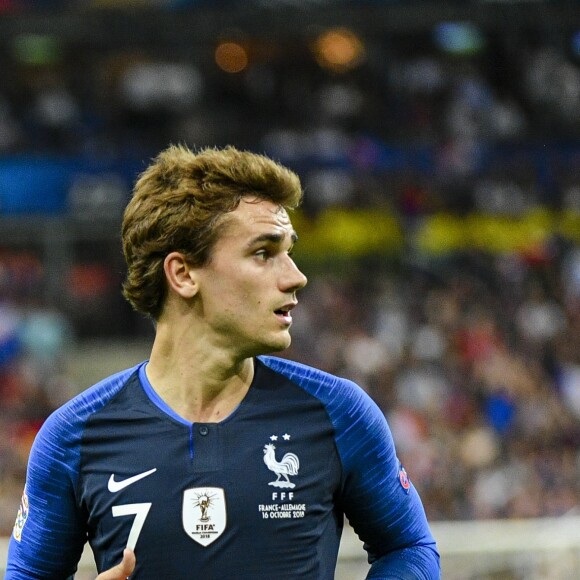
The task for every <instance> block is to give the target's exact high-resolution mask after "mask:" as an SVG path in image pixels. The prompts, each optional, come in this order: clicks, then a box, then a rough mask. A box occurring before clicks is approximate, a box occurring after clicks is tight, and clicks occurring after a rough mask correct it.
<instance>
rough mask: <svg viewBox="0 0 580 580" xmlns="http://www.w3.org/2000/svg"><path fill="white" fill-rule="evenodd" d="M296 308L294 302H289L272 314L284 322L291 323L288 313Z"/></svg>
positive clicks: (290, 316)
mask: <svg viewBox="0 0 580 580" xmlns="http://www.w3.org/2000/svg"><path fill="white" fill-rule="evenodd" d="M295 306H296V302H290V303H289V304H285V305H284V306H282V307H280V308H277V309H276V310H274V314H275V315H276V316H278V317H279V318H282V319H284V321H285V322H292V315H291V314H290V311H291V310H292V309H293V308H294V307H295Z"/></svg>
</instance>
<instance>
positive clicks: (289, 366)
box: [258, 356, 365, 398]
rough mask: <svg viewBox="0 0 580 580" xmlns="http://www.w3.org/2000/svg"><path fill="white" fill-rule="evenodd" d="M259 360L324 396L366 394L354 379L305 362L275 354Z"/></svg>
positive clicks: (312, 391)
mask: <svg viewBox="0 0 580 580" xmlns="http://www.w3.org/2000/svg"><path fill="white" fill-rule="evenodd" d="M258 360H259V361H260V362H261V363H263V364H264V365H265V366H266V367H268V368H269V369H271V370H273V371H274V372H277V373H279V374H281V375H283V376H285V377H286V378H288V379H289V380H291V381H293V382H294V383H296V384H298V385H300V386H301V387H302V388H303V389H305V390H307V391H308V392H310V393H312V394H314V395H316V396H319V397H322V398H324V397H325V395H326V394H330V393H332V395H333V396H336V395H338V394H339V393H340V394H341V396H360V395H361V394H363V395H365V393H364V391H363V389H362V388H361V387H359V386H358V385H357V384H356V383H354V382H353V381H351V380H349V379H346V378H343V377H339V376H337V375H334V374H332V373H329V372H327V371H324V370H322V369H319V368H316V367H312V366H309V365H306V364H304V363H300V362H296V361H293V360H289V359H284V358H280V357H275V356H261V357H258Z"/></svg>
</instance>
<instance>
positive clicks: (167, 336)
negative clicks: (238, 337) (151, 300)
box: [146, 324, 254, 423]
mask: <svg viewBox="0 0 580 580" xmlns="http://www.w3.org/2000/svg"><path fill="white" fill-rule="evenodd" d="M146 372H147V377H148V379H149V382H150V383H151V386H152V387H153V389H154V390H155V391H156V393H157V394H158V395H159V396H160V397H161V398H162V399H163V400H164V401H165V402H166V403H167V404H168V405H169V407H171V408H172V409H173V410H174V411H175V412H176V413H177V414H178V415H179V416H181V417H183V418H184V419H186V420H188V421H191V422H208V423H216V422H219V421H222V420H223V419H225V418H226V417H227V416H228V415H229V414H230V413H232V412H233V411H234V410H235V409H236V407H237V406H238V405H239V404H240V403H241V401H242V399H243V398H244V397H245V396H246V393H247V392H248V389H249V387H250V384H251V382H252V379H253V376H254V361H253V359H252V358H245V359H242V360H237V359H236V358H235V357H234V356H232V355H231V354H230V353H228V352H226V351H223V350H220V349H217V348H215V347H212V345H211V344H208V341H205V340H199V339H198V340H189V339H188V338H187V333H184V334H181V335H180V334H179V332H176V330H175V328H168V327H166V326H164V325H163V324H159V325H158V327H157V333H156V337H155V341H154V343H153V348H152V350H151V356H150V359H149V363H148V364H147V369H146Z"/></svg>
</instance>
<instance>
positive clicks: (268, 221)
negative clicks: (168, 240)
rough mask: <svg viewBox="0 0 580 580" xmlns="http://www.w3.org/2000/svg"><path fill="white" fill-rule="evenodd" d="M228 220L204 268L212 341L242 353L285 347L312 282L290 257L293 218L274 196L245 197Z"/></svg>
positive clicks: (203, 297)
mask: <svg viewBox="0 0 580 580" xmlns="http://www.w3.org/2000/svg"><path fill="white" fill-rule="evenodd" d="M224 219H225V221H226V223H225V224H224V227H223V229H222V232H221V234H220V237H219V239H218V240H217V242H216V243H215V245H214V248H213V250H212V254H211V259H210V261H209V263H208V264H207V265H205V266H203V267H202V268H199V270H198V275H199V280H200V287H199V298H200V301H199V304H200V307H201V308H202V309H203V311H202V316H203V318H204V320H205V321H206V323H207V324H208V325H209V328H208V330H209V331H210V340H215V341H216V346H218V347H220V346H223V347H224V348H227V349H234V351H238V352H239V353H240V354H241V355H242V356H255V355H258V354H265V353H268V352H276V351H280V350H283V349H285V348H287V347H288V346H289V345H290V333H289V330H290V326H291V324H292V316H291V312H290V311H291V310H292V308H293V307H294V306H295V305H296V292H297V291H298V290H300V289H301V288H303V287H304V286H305V285H306V277H305V276H304V274H302V272H301V271H300V270H299V269H298V268H297V266H296V264H295V263H294V261H293V260H292V258H291V256H290V254H291V251H292V247H293V245H294V242H295V241H296V233H295V232H294V229H293V227H292V223H291V222H290V218H289V217H288V214H287V212H286V210H285V209H284V208H281V207H279V206H277V205H276V204H274V203H272V202H270V201H265V200H256V199H254V198H243V199H242V201H241V202H240V205H239V206H238V207H237V208H236V209H235V210H234V211H233V212H231V213H229V214H227V215H226V216H225V218H224Z"/></svg>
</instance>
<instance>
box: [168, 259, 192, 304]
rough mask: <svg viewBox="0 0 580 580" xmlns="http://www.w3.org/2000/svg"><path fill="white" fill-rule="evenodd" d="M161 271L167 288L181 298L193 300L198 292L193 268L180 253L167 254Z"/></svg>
mask: <svg viewBox="0 0 580 580" xmlns="http://www.w3.org/2000/svg"><path fill="white" fill-rule="evenodd" d="M163 269H164V271H165V277H166V279H167V284H168V285H169V287H170V288H171V289H172V290H173V291H174V292H175V293H177V294H179V296H181V297H182V298H193V297H194V296H195V295H196V294H197V292H198V290H199V287H198V281H197V278H196V275H195V268H192V267H191V266H190V265H189V264H188V263H187V260H186V258H185V256H184V255H183V254H182V253H180V252H171V253H170V254H167V256H166V257H165V260H164V261H163Z"/></svg>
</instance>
